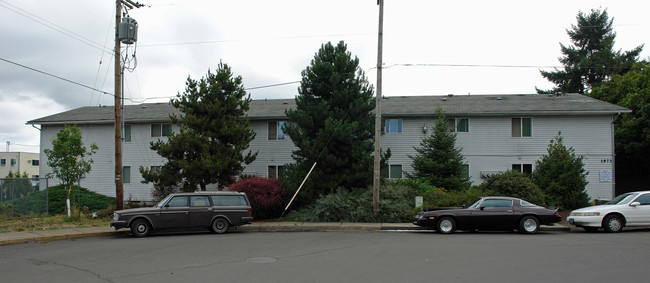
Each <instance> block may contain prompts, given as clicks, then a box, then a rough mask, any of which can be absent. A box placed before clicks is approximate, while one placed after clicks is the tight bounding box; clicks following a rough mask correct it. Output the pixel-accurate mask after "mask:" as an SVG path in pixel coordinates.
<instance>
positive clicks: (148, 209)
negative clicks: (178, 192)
mask: <svg viewBox="0 0 650 283" xmlns="http://www.w3.org/2000/svg"><path fill="white" fill-rule="evenodd" d="M159 210H160V208H158V207H156V206H154V207H139V208H130V209H124V210H117V211H115V213H117V214H122V215H128V214H138V213H144V212H153V211H159Z"/></svg>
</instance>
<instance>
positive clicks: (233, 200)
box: [210, 196, 248, 206]
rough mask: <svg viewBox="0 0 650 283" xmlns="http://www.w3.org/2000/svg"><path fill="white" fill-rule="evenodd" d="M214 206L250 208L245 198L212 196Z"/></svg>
mask: <svg viewBox="0 0 650 283" xmlns="http://www.w3.org/2000/svg"><path fill="white" fill-rule="evenodd" d="M210 198H212V203H214V206H248V204H247V203H246V199H245V198H244V196H210Z"/></svg>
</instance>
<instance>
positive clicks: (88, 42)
mask: <svg viewBox="0 0 650 283" xmlns="http://www.w3.org/2000/svg"><path fill="white" fill-rule="evenodd" d="M0 2H2V3H4V5H3V4H0V6H1V7H4V8H5V9H7V10H10V11H12V12H14V13H16V14H19V15H21V16H23V17H25V18H28V19H30V20H32V21H34V22H37V23H39V24H41V25H43V26H46V27H48V28H50V29H53V30H55V31H57V32H59V33H61V34H64V35H66V36H69V37H71V38H73V39H76V40H78V41H80V42H82V43H84V44H86V45H89V46H90V47H93V48H96V49H99V50H101V51H102V52H106V53H111V52H112V51H111V50H109V49H106V48H105V47H104V46H102V45H101V44H99V43H96V42H94V41H92V40H90V39H88V38H86V37H84V36H82V35H79V34H77V33H75V32H73V31H71V30H69V29H67V28H64V27H62V26H59V25H57V24H55V23H52V22H50V21H48V20H46V19H43V18H41V17H39V16H37V15H35V14H32V13H30V12H28V11H25V10H23V9H21V8H19V7H17V6H15V5H12V4H10V3H8V2H6V1H4V0H0ZM7 5H8V6H11V7H8V6H7Z"/></svg>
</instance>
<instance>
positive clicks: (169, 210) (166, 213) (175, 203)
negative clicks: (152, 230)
mask: <svg viewBox="0 0 650 283" xmlns="http://www.w3.org/2000/svg"><path fill="white" fill-rule="evenodd" d="M189 211H190V207H189V202H188V197H187V196H175V197H173V198H172V199H170V200H169V201H168V202H167V204H165V206H164V207H162V209H160V217H159V218H158V221H157V222H158V223H155V224H154V226H155V227H156V228H160V229H167V228H172V229H173V228H185V227H187V226H189Z"/></svg>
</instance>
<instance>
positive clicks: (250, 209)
mask: <svg viewBox="0 0 650 283" xmlns="http://www.w3.org/2000/svg"><path fill="white" fill-rule="evenodd" d="M248 216H250V217H253V209H252V208H249V209H248Z"/></svg>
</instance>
